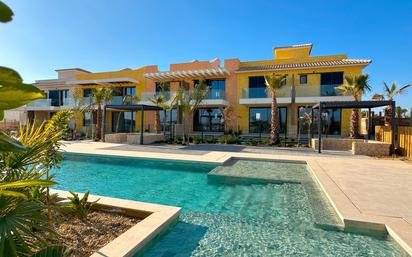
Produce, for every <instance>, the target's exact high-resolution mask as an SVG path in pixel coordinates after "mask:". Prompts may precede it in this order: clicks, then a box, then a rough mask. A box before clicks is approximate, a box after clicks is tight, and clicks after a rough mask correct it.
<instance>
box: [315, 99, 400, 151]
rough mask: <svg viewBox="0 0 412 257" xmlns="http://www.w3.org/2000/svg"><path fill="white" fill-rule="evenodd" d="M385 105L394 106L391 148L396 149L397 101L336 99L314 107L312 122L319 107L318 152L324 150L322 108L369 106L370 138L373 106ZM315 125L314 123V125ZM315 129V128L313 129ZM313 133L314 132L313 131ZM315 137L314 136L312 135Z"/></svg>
mask: <svg viewBox="0 0 412 257" xmlns="http://www.w3.org/2000/svg"><path fill="white" fill-rule="evenodd" d="M383 106H392V113H391V117H392V119H391V127H392V128H391V130H392V139H391V145H392V146H391V149H392V151H394V150H395V141H396V138H395V135H396V131H395V130H396V124H395V109H396V108H395V107H396V104H395V101H359V102H358V101H334V102H329V101H328V102H322V101H321V102H319V103H318V104H315V105H314V106H313V107H312V124H313V120H314V115H313V110H315V109H318V110H319V111H318V116H317V117H318V141H319V142H318V153H321V152H322V149H321V148H322V146H321V142H322V116H321V115H322V110H324V109H330V108H339V109H363V108H368V109H369V112H368V115H369V122H368V123H369V124H368V139H370V134H371V130H372V127H371V124H372V122H370V121H371V120H372V115H371V109H372V108H378V107H383ZM312 126H313V125H312ZM312 131H313V129H312ZM312 135H313V133H312ZM312 137H313V136H312Z"/></svg>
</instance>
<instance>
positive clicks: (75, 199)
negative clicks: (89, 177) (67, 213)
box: [66, 191, 99, 221]
mask: <svg viewBox="0 0 412 257" xmlns="http://www.w3.org/2000/svg"><path fill="white" fill-rule="evenodd" d="M70 194H71V195H72V196H71V197H70V196H69V197H68V199H69V200H70V202H69V203H67V205H66V207H67V208H68V209H69V210H71V211H72V212H73V214H74V215H75V216H76V217H77V218H78V219H79V220H83V221H84V220H86V219H87V216H88V215H89V212H90V210H91V209H92V207H93V205H95V204H96V203H97V202H98V201H99V199H97V200H96V201H93V202H89V201H88V199H89V191H87V192H86V193H84V195H83V197H82V198H80V197H79V194H77V193H74V192H71V191H70Z"/></svg>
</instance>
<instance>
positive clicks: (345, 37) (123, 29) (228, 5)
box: [0, 0, 412, 108]
mask: <svg viewBox="0 0 412 257" xmlns="http://www.w3.org/2000/svg"><path fill="white" fill-rule="evenodd" d="M3 1H4V0H3ZM4 2H5V3H6V4H8V5H9V6H10V7H12V8H13V11H14V12H15V17H14V21H13V22H11V23H9V24H6V25H3V24H1V25H0V63H1V65H5V66H8V67H12V68H14V69H16V70H17V71H19V72H20V73H21V75H22V76H23V78H24V79H25V81H26V82H33V81H34V80H35V79H45V78H54V77H55V76H56V74H55V72H54V70H55V69H58V68H69V67H80V68H84V69H87V70H90V71H108V70H117V69H121V68H125V67H130V68H137V67H139V66H143V65H150V64H158V65H159V66H160V68H161V69H167V67H168V64H169V63H176V62H186V61H191V60H193V59H199V60H210V59H213V58H215V57H219V58H221V59H225V58H240V59H241V60H242V61H247V60H257V59H271V58H273V53H272V48H273V47H274V46H281V45H290V44H301V43H309V42H310V43H313V44H314V47H313V51H312V55H329V54H339V53H346V54H348V55H349V57H350V58H370V59H372V60H373V63H372V64H371V65H370V66H369V67H368V68H367V69H366V70H365V72H367V73H369V74H370V76H371V84H372V86H373V89H374V92H380V91H381V90H382V82H383V81H387V82H392V81H394V80H397V81H398V83H399V84H405V83H412V19H411V15H410V10H412V1H410V0H404V1H379V0H376V1H344V0H338V1H316V0H312V1H274V0H273V1H260V0H254V1H229V0H228V1H221V0H208V1H195V0H193V1H167V0H165V1H156V0H144V1H126V0H119V1H109V0H107V1H106V0H70V1H69V0H59V1H56V0H53V1H52V0H50V1H46V0H36V1H33V0H5V1H4ZM397 100H398V103H399V104H401V105H402V106H403V107H404V108H412V90H410V91H409V93H408V94H406V95H404V96H403V97H400V98H398V99H397Z"/></svg>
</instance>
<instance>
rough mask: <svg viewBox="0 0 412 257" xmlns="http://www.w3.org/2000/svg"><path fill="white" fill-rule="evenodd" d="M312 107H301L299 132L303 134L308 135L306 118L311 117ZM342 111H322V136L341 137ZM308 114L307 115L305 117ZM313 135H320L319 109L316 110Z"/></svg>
mask: <svg viewBox="0 0 412 257" xmlns="http://www.w3.org/2000/svg"><path fill="white" fill-rule="evenodd" d="M311 112H312V107H306V108H305V107H299V113H298V114H299V122H298V126H299V130H300V132H301V133H303V134H304V133H306V132H307V129H308V122H307V120H305V119H304V117H305V116H306V117H311V116H310V115H311ZM341 113H342V112H341V109H336V108H335V109H324V110H322V115H321V118H322V124H323V126H322V134H325V135H335V136H339V135H340V134H341ZM305 114H306V115H305ZM313 115H314V117H313V118H314V119H313V126H312V129H313V133H315V134H317V133H318V109H315V110H314V113H313Z"/></svg>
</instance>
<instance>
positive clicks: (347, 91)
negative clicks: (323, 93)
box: [336, 74, 371, 138]
mask: <svg viewBox="0 0 412 257" xmlns="http://www.w3.org/2000/svg"><path fill="white" fill-rule="evenodd" d="M336 89H337V90H338V91H339V92H341V93H342V94H344V95H352V96H353V98H354V99H355V101H357V102H359V101H361V100H362V95H363V94H364V93H366V92H367V91H370V90H371V87H370V85H369V75H368V74H362V75H359V76H355V77H350V76H345V83H344V84H343V85H341V86H339V87H337V88H336ZM349 134H350V137H351V138H359V137H360V135H359V109H355V108H354V109H352V113H351V122H350V132H349Z"/></svg>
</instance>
